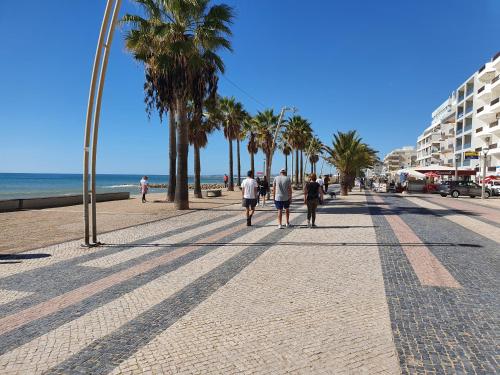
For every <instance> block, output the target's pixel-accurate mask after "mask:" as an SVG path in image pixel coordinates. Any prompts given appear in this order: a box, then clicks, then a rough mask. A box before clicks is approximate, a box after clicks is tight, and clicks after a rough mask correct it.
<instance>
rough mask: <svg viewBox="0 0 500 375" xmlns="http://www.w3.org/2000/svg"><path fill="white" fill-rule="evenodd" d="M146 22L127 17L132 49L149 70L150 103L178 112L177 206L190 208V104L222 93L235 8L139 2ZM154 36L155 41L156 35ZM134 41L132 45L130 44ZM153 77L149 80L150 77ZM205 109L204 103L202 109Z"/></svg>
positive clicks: (201, 1)
mask: <svg viewBox="0 0 500 375" xmlns="http://www.w3.org/2000/svg"><path fill="white" fill-rule="evenodd" d="M135 1H136V2H137V3H138V4H139V5H140V6H141V7H142V8H143V10H144V11H145V14H146V15H147V17H148V18H147V19H145V18H142V17H140V16H137V15H126V16H125V17H124V19H123V21H124V22H125V23H127V24H129V25H131V27H132V28H131V30H130V31H129V32H128V34H127V37H126V38H127V48H129V50H131V52H132V53H133V54H134V57H135V58H136V59H138V60H140V61H143V62H144V63H145V66H146V69H145V70H146V77H147V78H146V80H147V85H145V89H146V100H145V101H146V105H149V106H150V108H156V109H158V107H160V108H161V110H163V109H164V108H166V106H167V105H168V104H170V103H172V105H171V106H170V107H169V109H170V110H171V111H172V110H173V109H174V110H175V113H176V116H177V119H176V124H175V125H176V131H177V134H176V137H177V166H176V186H175V199H174V200H175V206H176V208H177V209H188V208H189V195H188V170H187V167H188V164H187V158H188V150H189V122H188V121H187V104H188V102H189V101H192V102H193V103H195V106H197V107H198V108H200V104H201V103H202V102H203V100H204V99H205V98H206V97H214V96H215V93H216V91H217V74H218V73H219V72H221V73H223V72H224V63H223V62H222V59H221V58H220V56H219V55H217V52H218V51H219V50H221V49H227V50H231V45H230V42H229V41H228V40H227V37H228V36H230V35H231V31H230V29H229V24H230V23H231V21H232V18H233V11H232V8H231V7H229V6H227V5H225V4H220V5H214V6H211V7H209V5H208V4H209V2H208V1H207V0H189V1H188V0H147V1H145V0H135ZM152 35H154V37H152ZM129 41H130V43H129ZM148 76H149V78H148ZM201 107H202V105H201Z"/></svg>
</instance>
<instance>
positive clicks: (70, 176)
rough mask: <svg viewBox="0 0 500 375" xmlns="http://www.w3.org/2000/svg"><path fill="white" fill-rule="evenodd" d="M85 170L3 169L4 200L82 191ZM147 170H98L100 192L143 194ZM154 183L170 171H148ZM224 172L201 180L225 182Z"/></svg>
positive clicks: (0, 179)
mask: <svg viewBox="0 0 500 375" xmlns="http://www.w3.org/2000/svg"><path fill="white" fill-rule="evenodd" d="M82 176H83V174H82V173H22V172H17V173H16V172H9V173H0V200H6V199H24V198H43V197H51V196H58V195H73V194H81V193H82ZM142 176H144V175H143V174H114V173H98V174H97V175H96V188H97V192H98V193H109V192H118V191H125V192H129V193H130V194H139V181H140V180H141V178H142ZM147 176H148V177H149V182H150V184H168V178H169V175H168V174H167V175H161V174H155V175H147ZM223 176H224V175H223V174H220V175H202V176H201V183H205V184H216V183H223ZM188 183H190V184H192V183H194V176H193V175H189V176H188ZM166 191H167V189H165V188H151V189H150V192H151V193H162V192H166Z"/></svg>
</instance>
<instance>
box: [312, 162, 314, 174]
mask: <svg viewBox="0 0 500 375" xmlns="http://www.w3.org/2000/svg"><path fill="white" fill-rule="evenodd" d="M311 173H314V163H311Z"/></svg>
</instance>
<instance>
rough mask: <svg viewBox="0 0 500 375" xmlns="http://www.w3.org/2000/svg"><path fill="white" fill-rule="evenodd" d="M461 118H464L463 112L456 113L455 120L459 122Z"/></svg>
mask: <svg viewBox="0 0 500 375" xmlns="http://www.w3.org/2000/svg"><path fill="white" fill-rule="evenodd" d="M462 117H464V112H463V111H462V112H458V113H457V119H458V120H460V119H461V118H462Z"/></svg>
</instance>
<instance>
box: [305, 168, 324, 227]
mask: <svg viewBox="0 0 500 375" xmlns="http://www.w3.org/2000/svg"><path fill="white" fill-rule="evenodd" d="M320 200H321V201H322V200H323V189H322V188H321V185H320V184H319V183H318V182H317V180H316V174H315V173H311V175H310V176H309V182H308V183H306V185H305V187H304V204H306V205H307V226H308V227H309V228H315V227H316V210H317V208H318V203H319V202H320Z"/></svg>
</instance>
